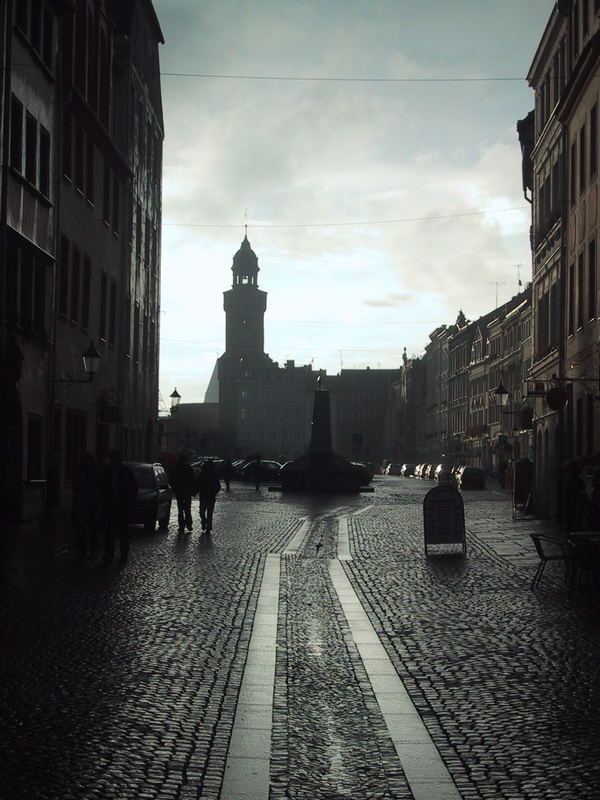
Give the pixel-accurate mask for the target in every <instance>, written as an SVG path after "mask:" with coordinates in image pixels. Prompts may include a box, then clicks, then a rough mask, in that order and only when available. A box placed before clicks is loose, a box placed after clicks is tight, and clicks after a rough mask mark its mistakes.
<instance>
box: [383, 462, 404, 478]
mask: <svg viewBox="0 0 600 800" xmlns="http://www.w3.org/2000/svg"><path fill="white" fill-rule="evenodd" d="M401 469H402V464H396V463H395V462H392V463H391V464H388V465H387V467H386V468H385V474H386V475H400V470H401Z"/></svg>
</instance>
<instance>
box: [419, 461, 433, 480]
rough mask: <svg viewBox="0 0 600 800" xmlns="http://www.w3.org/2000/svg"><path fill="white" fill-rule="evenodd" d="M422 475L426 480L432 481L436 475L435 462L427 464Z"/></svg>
mask: <svg viewBox="0 0 600 800" xmlns="http://www.w3.org/2000/svg"><path fill="white" fill-rule="evenodd" d="M421 477H422V478H423V479H424V480H426V481H432V480H433V479H434V477H435V464H425V469H424V470H423V472H422V473H421Z"/></svg>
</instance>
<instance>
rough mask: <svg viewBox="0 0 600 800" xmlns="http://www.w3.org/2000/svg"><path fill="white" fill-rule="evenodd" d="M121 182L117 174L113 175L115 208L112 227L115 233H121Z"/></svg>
mask: <svg viewBox="0 0 600 800" xmlns="http://www.w3.org/2000/svg"><path fill="white" fill-rule="evenodd" d="M120 200H121V184H120V183H119V179H118V178H117V176H116V175H113V209H112V227H113V231H114V232H115V233H119V230H120V225H119V213H120V206H121V201H120Z"/></svg>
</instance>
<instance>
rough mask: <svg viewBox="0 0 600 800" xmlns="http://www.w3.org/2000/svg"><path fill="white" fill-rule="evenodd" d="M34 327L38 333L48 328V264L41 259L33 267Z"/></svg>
mask: <svg viewBox="0 0 600 800" xmlns="http://www.w3.org/2000/svg"><path fill="white" fill-rule="evenodd" d="M33 327H34V329H35V330H36V332H37V333H44V332H45V330H46V265H45V264H44V262H43V261H40V260H36V261H35V263H34V268H33Z"/></svg>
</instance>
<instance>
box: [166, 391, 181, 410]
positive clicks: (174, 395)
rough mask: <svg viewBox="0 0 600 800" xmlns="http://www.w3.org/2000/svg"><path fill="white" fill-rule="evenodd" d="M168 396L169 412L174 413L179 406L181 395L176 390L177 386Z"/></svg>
mask: <svg viewBox="0 0 600 800" xmlns="http://www.w3.org/2000/svg"><path fill="white" fill-rule="evenodd" d="M169 397H170V398H171V414H174V413H175V412H176V411H177V409H178V408H179V403H180V402H181V395H180V394H179V392H178V391H177V388H175V389H173V391H172V392H171V394H170V395H169Z"/></svg>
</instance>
